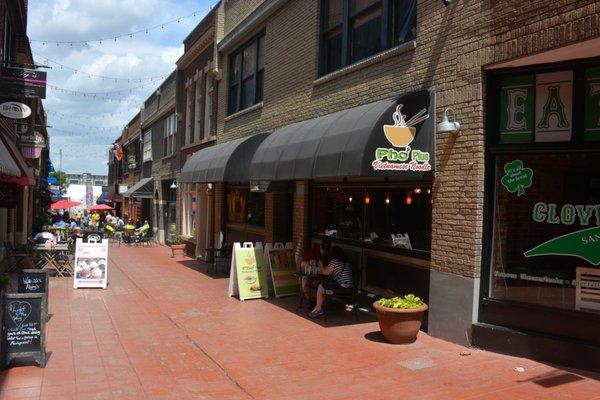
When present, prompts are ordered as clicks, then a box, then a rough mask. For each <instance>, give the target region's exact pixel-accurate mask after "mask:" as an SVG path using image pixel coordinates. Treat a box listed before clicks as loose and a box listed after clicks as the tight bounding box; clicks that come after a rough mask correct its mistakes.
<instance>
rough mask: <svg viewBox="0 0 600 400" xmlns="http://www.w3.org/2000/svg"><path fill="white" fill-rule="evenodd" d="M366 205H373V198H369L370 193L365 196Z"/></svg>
mask: <svg viewBox="0 0 600 400" xmlns="http://www.w3.org/2000/svg"><path fill="white" fill-rule="evenodd" d="M365 204H366V205H367V206H368V205H369V204H371V197H370V196H369V192H367V193H366V194H365Z"/></svg>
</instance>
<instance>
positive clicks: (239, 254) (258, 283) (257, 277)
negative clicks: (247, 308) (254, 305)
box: [229, 242, 269, 301]
mask: <svg viewBox="0 0 600 400" xmlns="http://www.w3.org/2000/svg"><path fill="white" fill-rule="evenodd" d="M264 265H265V262H264V257H263V248H262V244H261V243H257V244H256V246H254V245H253V244H252V243H249V242H246V243H243V244H240V243H234V245H233V255H232V257H231V273H230V278H229V296H230V297H231V296H235V295H236V294H237V295H239V297H240V300H242V301H243V300H246V299H258V298H261V297H265V298H268V297H269V287H268V286H267V285H268V284H267V277H266V275H265V268H264Z"/></svg>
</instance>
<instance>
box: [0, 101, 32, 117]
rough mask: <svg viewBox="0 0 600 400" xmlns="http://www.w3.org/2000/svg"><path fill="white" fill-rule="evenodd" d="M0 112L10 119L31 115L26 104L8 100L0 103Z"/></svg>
mask: <svg viewBox="0 0 600 400" xmlns="http://www.w3.org/2000/svg"><path fill="white" fill-rule="evenodd" d="M0 114H2V115H3V116H4V117H7V118H12V119H23V118H27V117H29V116H30V115H31V108H29V106H28V105H27V104H23V103H17V102H16V101H9V102H7V103H2V104H0Z"/></svg>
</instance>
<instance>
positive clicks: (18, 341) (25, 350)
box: [2, 293, 48, 368]
mask: <svg viewBox="0 0 600 400" xmlns="http://www.w3.org/2000/svg"><path fill="white" fill-rule="evenodd" d="M3 300H4V309H3V310H2V311H3V313H4V315H3V317H2V367H3V368H6V367H8V366H9V365H10V364H11V363H12V362H13V361H29V360H33V361H35V362H37V364H38V365H39V366H40V367H42V368H43V367H45V366H46V346H45V330H46V316H47V315H48V311H47V307H48V305H47V303H46V298H45V297H44V294H43V293H19V294H5V295H4V297H3Z"/></svg>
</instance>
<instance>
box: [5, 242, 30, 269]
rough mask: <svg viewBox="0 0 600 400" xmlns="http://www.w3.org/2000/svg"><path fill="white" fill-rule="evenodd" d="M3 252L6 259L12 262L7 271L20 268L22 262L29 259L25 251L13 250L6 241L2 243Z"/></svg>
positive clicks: (10, 244)
mask: <svg viewBox="0 0 600 400" xmlns="http://www.w3.org/2000/svg"><path fill="white" fill-rule="evenodd" d="M4 250H5V251H6V258H7V259H9V260H11V261H12V265H11V266H10V267H9V271H12V270H14V269H17V268H20V267H22V266H23V262H25V260H26V259H27V257H29V254H27V251H26V250H25V249H24V248H23V249H15V248H14V247H13V245H12V243H11V242H10V241H8V240H5V241H4Z"/></svg>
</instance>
